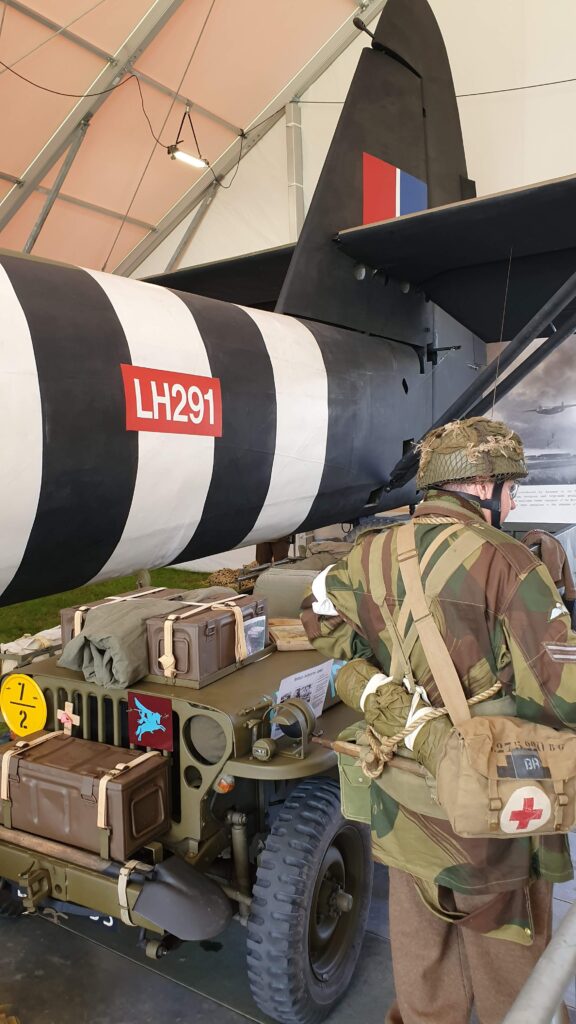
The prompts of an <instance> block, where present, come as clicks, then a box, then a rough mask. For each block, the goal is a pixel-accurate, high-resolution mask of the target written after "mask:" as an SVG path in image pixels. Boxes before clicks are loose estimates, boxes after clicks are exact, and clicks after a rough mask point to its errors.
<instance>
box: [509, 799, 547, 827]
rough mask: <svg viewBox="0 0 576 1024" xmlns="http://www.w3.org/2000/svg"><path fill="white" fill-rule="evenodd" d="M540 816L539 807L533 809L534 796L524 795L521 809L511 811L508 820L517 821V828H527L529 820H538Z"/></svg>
mask: <svg viewBox="0 0 576 1024" xmlns="http://www.w3.org/2000/svg"><path fill="white" fill-rule="evenodd" d="M541 817H542V810H541V809H534V797H533V796H529V797H524V803H523V804H522V809H521V810H519V811H512V814H511V815H510V821H517V822H518V825H517V830H518V831H520V829H523V828H528V825H529V824H530V822H531V821H538V820H539V819H540V818H541Z"/></svg>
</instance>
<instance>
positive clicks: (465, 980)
mask: <svg viewBox="0 0 576 1024" xmlns="http://www.w3.org/2000/svg"><path fill="white" fill-rule="evenodd" d="M530 894H531V906H532V913H533V918H534V942H533V944H532V945H531V946H520V945H518V944H517V943H514V942H509V941H507V940H503V939H493V938H486V936H484V935H481V934H480V933H479V932H474V931H472V930H471V929H469V928H462V927H459V926H458V925H455V924H449V923H448V922H446V921H443V920H441V919H440V918H439V917H436V916H435V914H433V913H432V911H430V910H429V909H428V908H427V907H426V906H425V904H424V902H423V901H422V899H421V897H420V895H419V894H418V891H417V889H416V886H415V884H414V882H413V880H412V877H411V876H410V875H408V874H406V873H405V872H404V871H399V870H398V869H396V868H390V941H391V945H392V965H393V969H394V984H395V988H396V1002H395V1003H394V1005H393V1006H392V1007H391V1008H390V1010H389V1011H388V1013H387V1015H386V1024H468V1021H469V1019H470V1013H471V1010H472V1006H473V1005H474V1007H475V1010H476V1014H477V1016H478V1019H479V1021H480V1024H501V1021H502V1018H503V1017H504V1016H505V1014H506V1012H507V1010H508V1009H509V1008H510V1006H511V1005H512V1003H513V1002H514V999H515V998H516V996H517V995H518V993H519V991H520V989H521V988H522V986H523V985H524V982H525V981H526V980H527V978H528V976H529V975H530V974H531V972H532V970H533V968H534V966H535V964H536V961H537V960H538V958H539V957H540V955H541V953H542V952H543V950H544V949H545V947H546V945H547V943H548V942H549V940H550V934H551V924H552V885H551V884H550V883H549V882H543V881H537V882H535V883H534V884H533V885H532V886H531V888H530ZM454 896H455V900H456V906H457V909H458V910H461V911H464V912H466V913H469V912H471V911H472V910H475V909H478V908H479V907H480V906H481V905H482V902H483V901H484V902H485V901H486V897H485V896H463V895H461V894H460V893H455V894H454ZM566 1019H567V1018H566Z"/></svg>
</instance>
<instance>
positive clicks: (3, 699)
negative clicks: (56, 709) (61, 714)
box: [0, 672, 48, 736]
mask: <svg viewBox="0 0 576 1024" xmlns="http://www.w3.org/2000/svg"><path fill="white" fill-rule="evenodd" d="M0 711H1V712H2V717H3V718H4V721H5V722H6V725H7V726H8V728H9V729H10V731H11V732H13V733H16V735H17V736H29V735H30V733H33V732H39V731H40V730H41V729H43V728H44V726H45V725H46V718H47V717H48V708H47V706H46V700H45V697H44V694H43V693H42V690H41V689H40V687H39V686H38V683H37V682H36V681H35V680H34V679H32V678H31V676H26V675H24V674H23V673H22V672H14V673H13V674H12V675H10V676H7V677H6V679H5V680H4V683H3V685H2V690H1V691H0Z"/></svg>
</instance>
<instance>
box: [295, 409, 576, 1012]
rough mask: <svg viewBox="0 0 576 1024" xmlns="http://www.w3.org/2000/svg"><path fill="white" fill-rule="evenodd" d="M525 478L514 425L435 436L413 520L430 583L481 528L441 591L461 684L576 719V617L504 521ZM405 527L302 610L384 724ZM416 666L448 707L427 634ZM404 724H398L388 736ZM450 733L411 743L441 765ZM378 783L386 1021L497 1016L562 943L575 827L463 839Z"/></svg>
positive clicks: (371, 539) (482, 422) (348, 687)
mask: <svg viewBox="0 0 576 1024" xmlns="http://www.w3.org/2000/svg"><path fill="white" fill-rule="evenodd" d="M524 476H526V467H525V464H524V453H523V448H522V443H521V441H520V438H519V437H518V435H516V434H514V433H513V431H511V430H510V429H509V428H508V427H506V425H505V424H503V423H498V422H494V421H491V420H486V419H482V418H480V417H476V418H474V419H471V420H464V421H461V422H455V423H450V424H447V425H446V426H445V427H441V428H438V429H437V430H434V431H431V432H430V434H428V435H427V437H426V438H425V439H424V441H423V443H422V445H421V452H420V467H419V473H418V478H417V483H418V487H419V488H420V489H421V490H424V491H426V494H425V497H424V500H423V501H422V502H421V504H420V505H419V506H418V507H417V509H416V512H415V515H414V524H415V531H416V547H417V552H418V557H419V561H420V569H421V573H422V579H423V581H424V583H426V580H427V578H428V575H429V574H431V573H432V571H433V570H434V569H435V568H436V566H437V565H438V564H439V563H440V562H441V560H442V557H443V556H444V555H445V554H447V553H449V552H451V549H452V546H453V545H454V544H456V543H459V541H460V538H462V537H465V536H467V535H469V534H470V532H472V533H474V532H476V534H478V532H479V530H478V528H479V526H481V530H480V533H481V538H480V541H481V542H480V543H479V545H477V546H476V548H475V549H474V551H473V552H472V553H470V554H468V555H466V556H465V557H463V558H462V560H461V562H458V561H457V562H456V563H455V566H454V571H452V572H451V573H450V574H449V575H448V578H446V576H445V577H444V578H443V580H442V583H441V584H440V586H439V589H438V591H433V593H434V595H435V596H434V597H433V598H432V600H431V602H430V608H431V611H432V615H433V618H434V620H435V621H436V624H437V626H438V628H439V630H440V632H441V634H442V637H443V639H444V641H445V642H446V644H447V647H448V650H449V652H450V656H451V658H452V660H453V662H454V665H455V667H456V670H457V673H458V676H459V678H460V680H461V682H462V687H463V689H464V692H465V693H466V696H467V697H471V696H474V695H476V694H479V693H481V692H483V691H484V690H485V689H487V688H488V687H490V686H492V685H493V684H494V683H495V682H496V681H498V680H499V681H500V682H501V683H502V693H501V700H502V703H501V704H500V706H499V701H498V700H492V701H491V702H490V705H491V706H490V709H489V713H490V714H508V715H509V714H512V715H513V714H516V715H518V716H520V717H524V718H529V719H531V720H532V721H537V722H542V723H543V724H546V725H552V726H555V727H557V728H562V727H563V728H566V727H568V728H576V634H574V633H573V632H572V631H571V626H570V619H569V615H568V613H567V611H566V609H565V608H564V606H563V605H562V602H561V601H560V598H559V594H558V591H557V590H556V588H555V586H554V583H553V581H552V578H551V577H550V574H549V573H548V571H547V569H546V568H545V567H544V566H543V565H542V563H541V562H540V561H539V560H538V559H537V558H536V557H535V556H534V555H533V554H532V553H531V552H529V551H528V550H527V549H526V548H525V547H524V546H523V545H522V544H521V543H520V542H518V541H515V540H514V539H513V538H511V537H508V536H506V535H505V534H503V533H501V532H500V531H499V530H498V529H497V527H499V525H500V523H501V522H502V521H504V519H505V518H506V516H507V515H508V514H509V512H510V511H511V509H513V508H514V507H515V506H514V494H515V491H516V487H517V484H516V482H517V481H518V480H519V479H521V478H522V477H524ZM485 524H488V527H486V525H485ZM450 527H451V530H450ZM398 529H399V527H398V526H390V527H387V528H386V529H385V530H384V539H383V540H382V536H383V531H382V530H380V531H370V532H367V533H366V534H363V535H361V536H360V537H359V538H358V540H357V542H356V545H355V547H354V548H353V549H352V551H351V552H350V554H349V555H348V556H346V558H344V559H342V560H341V561H340V562H338V563H337V564H336V565H334V566H331V567H330V568H329V569H327V570H325V571H324V573H321V574H320V576H319V577H317V579H316V580H315V581H314V585H313V592H312V594H311V595H310V596H309V597H308V598H307V599H306V600H305V602H304V605H303V608H304V612H303V616H302V619H303V622H304V625H305V627H306V629H307V632H308V635H309V637H310V639H311V640H312V642H313V644H314V646H315V647H317V649H318V650H320V651H321V652H322V653H324V654H327V655H328V656H330V657H336V658H344V659H350V660H349V664H348V665H346V666H344V668H342V669H341V670H340V673H339V675H338V681H337V689H338V693H339V695H340V696H341V697H342V699H343V700H344V701H346V702H347V703H349V704H350V705H351V706H353V707H356V708H361V709H362V710H363V712H364V715H365V717H366V720H367V721H368V722H371V721H374V720H375V716H376V715H379V716H380V717H379V719H378V721H379V723H382V721H383V718H382V716H383V714H385V713H386V710H384V711H383V709H385V707H386V705H385V703H384V696H383V695H384V694H385V695H386V699H388V695H389V694H390V693H392V691H393V690H397V691H398V693H399V694H400V695H402V696H403V694H402V691H403V687H402V685H401V682H399V684H396V682H395V680H396V677H395V676H394V677H393V681H392V683H388V685H387V686H386V687H385V683H386V678H385V675H384V674H386V675H387V674H388V673H389V672H390V669H391V652H392V646H393V645H392V641H391V637H390V635H389V632H388V629H387V627H386V624H385V618H384V616H383V614H382V612H381V610H380V609H381V608H382V604H380V605H379V604H378V602H377V600H376V599H375V598H374V596H373V591H374V592H375V593H378V595H379V600H380V601H385V604H386V608H387V611H388V612H390V614H391V616H392V619H393V620H394V623H395V626H396V628H397V629H399V630H400V633H401V635H402V636H403V637H406V635H407V633H408V630H409V627H410V625H411V619H410V618H407V619H406V617H405V619H404V622H403V619H402V602H403V599H404V589H403V584H402V581H401V575H400V573H399V567H398V555H397V549H396V544H397V539H396V538H397V532H398ZM441 535H443V536H441ZM375 544H379V545H380V547H381V555H380V549H379V548H376V547H374V545H375ZM456 550H457V549H456V548H455V549H454V552H453V557H452V561H454V559H455V557H456V554H455V552H456ZM375 552H377V554H375ZM445 564H446V559H445ZM382 595H384V597H382ZM385 610H386V609H385ZM409 663H410V667H411V669H412V672H413V675H414V678H415V680H416V682H417V683H419V684H421V685H422V686H423V687H424V689H425V691H426V694H427V696H428V698H429V700H430V702H431V703H432V705H435V706H440V705H442V700H441V698H440V695H439V693H438V690H437V688H436V686H435V683H434V680H433V678H432V675H431V672H430V669H429V667H428V664H427V661H426V658H425V656H424V653H423V650H422V647H421V644H420V641H419V639H416V642H415V643H414V646H413V647H412V650H411V653H410V656H409ZM406 699H407V700H411V697H410V696H409V695H408V696H407V697H406ZM391 706H392V705H390V707H391ZM397 706H399V705H398V701H397V702H396V707H397ZM511 706H512V709H511ZM486 710H488V709H486ZM404 724H405V719H404ZM398 725H399V722H398V719H396V720H394V721H393V722H391V723H390V728H389V730H388V731H387V732H386V735H389V736H391V735H395V734H396V733H397V732H398ZM449 728H450V725H449V723H448V722H447V721H446V719H445V718H440V719H435V720H434V721H433V722H429V721H427V722H426V723H425V724H424V725H422V726H421V727H420V729H419V730H418V731H417V732H415V733H413V734H412V737H411V738H410V739H411V742H408V741H406V745H407V746H409V747H410V749H412V751H413V755H414V756H415V757H416V758H417V759H418V760H419V761H420V762H421V763H422V764H424V765H425V766H426V767H427V768H428V769H429V770H431V771H432V772H433V771H434V767H435V763H436V762H435V758H436V757H437V756H438V753H439V749H440V747H441V744H442V742H443V739H444V737H445V735H446V730H448V729H449ZM382 731H383V730H382V726H381V724H380V732H381V734H382ZM370 792H371V814H372V843H373V853H374V857H375V859H376V860H378V861H380V862H382V863H384V864H387V865H389V868H390V939H391V945H392V960H393V967H394V980H395V987H396V1002H395V1003H394V1005H393V1006H392V1007H391V1008H390V1010H389V1011H388V1014H387V1015H386V1024H466V1022H467V1021H468V1020H469V1018H470V1013H471V1009H472V1006H473V1005H474V1006H475V1009H476V1013H477V1015H478V1018H479V1020H480V1022H481V1024H500V1022H501V1021H502V1018H503V1017H504V1015H505V1014H506V1011H507V1010H508V1009H509V1007H510V1005H511V1004H512V1002H513V1001H514V999H515V997H516V995H517V994H518V992H519V990H520V989H521V988H522V986H523V984H524V982H525V981H526V980H527V978H528V976H529V975H530V973H531V971H532V969H533V967H534V965H535V963H536V961H537V960H538V958H539V956H540V955H541V953H542V951H543V950H544V948H545V946H546V944H547V942H548V941H549V938H550V930H551V916H552V915H551V906H552V883H553V882H554V881H565V880H567V879H569V878H571V877H572V865H571V860H570V855H569V850H568V845H567V841H566V837H565V836H562V835H553V836H540V837H534V836H532V837H531V836H530V835H527V834H526V835H523V836H521V837H519V838H515V837H514V838H512V839H464V838H462V837H460V836H458V835H456V834H455V833H454V832H453V830H452V829H451V827H450V825H449V823H448V822H447V821H446V820H443V819H440V818H437V817H431V816H428V815H426V814H422V813H420V812H419V811H415V810H414V808H412V809H411V808H410V807H409V806H408V804H409V800H408V796H407V804H406V805H405V804H403V803H402V802H401V799H400V800H396V799H393V798H392V797H391V796H390V795H388V794H387V793H386V791H385V788H383V787H382V786H380V785H379V784H378V780H377V781H376V782H373V783H372V786H371V791H370Z"/></svg>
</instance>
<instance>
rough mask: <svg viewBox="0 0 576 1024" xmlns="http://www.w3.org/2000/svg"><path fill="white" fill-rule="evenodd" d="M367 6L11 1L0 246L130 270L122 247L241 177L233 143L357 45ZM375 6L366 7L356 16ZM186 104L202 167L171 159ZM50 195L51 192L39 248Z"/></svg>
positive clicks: (186, 145)
mask: <svg viewBox="0 0 576 1024" xmlns="http://www.w3.org/2000/svg"><path fill="white" fill-rule="evenodd" d="M360 6H361V5H359V4H357V3H355V2H354V0H314V3H313V4H311V3H309V2H308V0H290V3H287V2H286V0H269V2H268V3H267V4H266V5H265V7H263V6H262V4H261V3H259V2H258V0H234V2H231V0H154V2H152V0H122V3H117V2H115V0H26V2H25V3H24V2H20V0H5V4H4V5H3V9H2V11H0V24H1V28H0V60H1V61H2V62H3V64H2V65H0V109H1V110H2V133H1V136H2V139H3V146H2V155H1V156H0V246H2V247H5V248H10V249H16V250H23V249H24V250H25V251H33V252H34V254H35V255H38V256H45V257H49V258H54V259H60V260H65V261H68V262H71V263H75V264H81V265H84V266H88V267H94V268H97V269H106V270H109V271H113V270H115V269H118V268H119V269H120V271H124V272H125V271H126V258H127V257H128V255H129V254H130V253H131V251H132V250H133V249H134V248H135V247H136V246H137V245H138V244H139V243H141V242H142V241H143V240H144V239H151V238H154V235H155V234H156V235H158V228H159V226H160V227H162V226H163V225H165V224H166V223H167V218H169V217H170V216H171V211H174V210H177V211H179V212H180V213H181V212H182V210H184V209H186V208H189V209H192V208H193V206H194V205H195V203H196V202H197V199H198V195H201V194H202V192H203V190H204V189H207V188H208V187H210V185H211V184H212V183H213V181H214V174H215V175H216V176H218V177H221V176H222V175H224V174H225V173H226V172H227V171H230V170H231V169H232V168H233V167H234V166H235V164H236V163H237V161H238V158H239V156H240V146H241V145H242V153H243V154H245V153H246V152H247V151H248V149H249V148H250V146H251V145H253V144H254V142H255V141H257V140H258V138H260V137H261V136H262V134H263V133H264V132H265V131H266V130H267V129H268V128H269V127H271V126H272V125H273V124H274V123H275V119H278V118H279V117H281V116H282V114H283V112H284V107H285V104H286V103H287V102H289V101H290V100H291V99H292V98H293V96H294V95H295V94H297V93H298V91H299V89H300V90H301V89H302V88H305V87H307V86H308V85H309V84H310V82H311V81H312V80H313V78H314V77H315V76H316V75H317V74H319V73H320V72H321V70H322V69H323V68H324V67H325V66H326V64H327V62H328V61H329V60H330V59H332V58H333V57H334V56H336V55H337V53H339V52H341V50H342V49H343V48H344V46H345V45H347V43H348V42H349V41H351V40H352V39H353V38H354V36H355V35H356V30H355V29H354V28H353V26H352V18H353V17H354V15H355V14H357V13H358V10H359V8H360ZM383 6H384V3H383V0H370V3H369V5H368V8H367V10H366V11H365V12H364V14H363V17H364V18H365V20H370V17H371V16H372V15H376V14H377V13H378V12H379V11H380V10H381V9H382V7H383ZM4 65H8V66H9V67H10V69H11V70H7V69H6V67H5V66H4ZM17 75H21V76H24V78H27V79H29V80H30V81H31V82H34V83H37V84H38V85H41V86H44V87H45V88H46V89H51V90H54V92H48V91H45V90H43V89H40V88H37V87H36V86H35V85H31V84H29V83H28V82H26V81H24V80H23V78H20V77H17ZM116 85H119V87H118V88H114V87H115V86H116ZM110 89H113V90H114V91H112V92H104V90H110ZM97 92H104V95H100V96H96V95H94V94H95V93H97ZM58 93H75V94H78V95H79V96H81V97H84V98H80V99H78V98H73V97H72V96H62V95H58ZM87 93H90V94H91V95H90V96H87V95H86V94H87ZM187 104H188V105H189V107H190V113H191V117H192V121H193V125H194V130H195V133H196V137H197V140H198V145H199V148H200V151H201V155H202V156H203V157H204V158H205V159H206V160H208V161H209V163H210V165H211V167H210V168H207V169H203V170H202V169H200V170H198V169H194V168H192V167H190V166H187V165H185V164H182V163H180V162H178V161H176V160H171V159H170V158H169V155H168V153H167V151H166V147H168V146H169V145H171V144H173V143H175V142H176V139H177V135H178V129H179V125H180V124H181V122H182V118H183V115H184V114H185V112H186V109H187ZM143 108H144V109H143ZM146 115H147V117H148V118H149V121H150V125H149V124H148V121H147V117H146ZM263 119H267V120H265V121H264V124H262V125H260V122H261V121H262V120H263ZM257 125H260V126H259V127H258V128H255V126H257ZM151 128H152V130H153V132H154V134H155V135H156V137H157V139H158V140H159V142H158V141H155V140H154V138H153V137H152V133H151ZM251 129H252V130H251ZM241 132H245V133H246V138H244V139H242V138H241ZM180 137H181V139H182V142H181V148H182V149H183V150H185V151H186V152H188V153H191V154H195V153H196V144H195V140H194V137H193V133H192V129H191V127H190V124H189V123H188V122H186V121H185V123H184V124H183V127H182V132H181V136H180ZM64 172H66V173H65V175H64ZM63 175H64V177H63ZM62 177H63V180H62ZM53 189H55V191H57V197H56V199H55V200H54V202H53V205H52V206H51V208H50V209H49V212H48V214H47V217H46V220H45V223H43V225H42V228H41V230H40V232H39V233H38V234H37V237H36V232H35V227H36V231H37V229H38V224H39V221H40V219H41V217H42V215H43V212H45V210H44V208H45V204H46V201H47V199H48V198H49V197H50V193H51V190H53ZM184 215H185V214H182V216H184ZM172 219H173V218H172ZM122 264H124V266H122Z"/></svg>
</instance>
